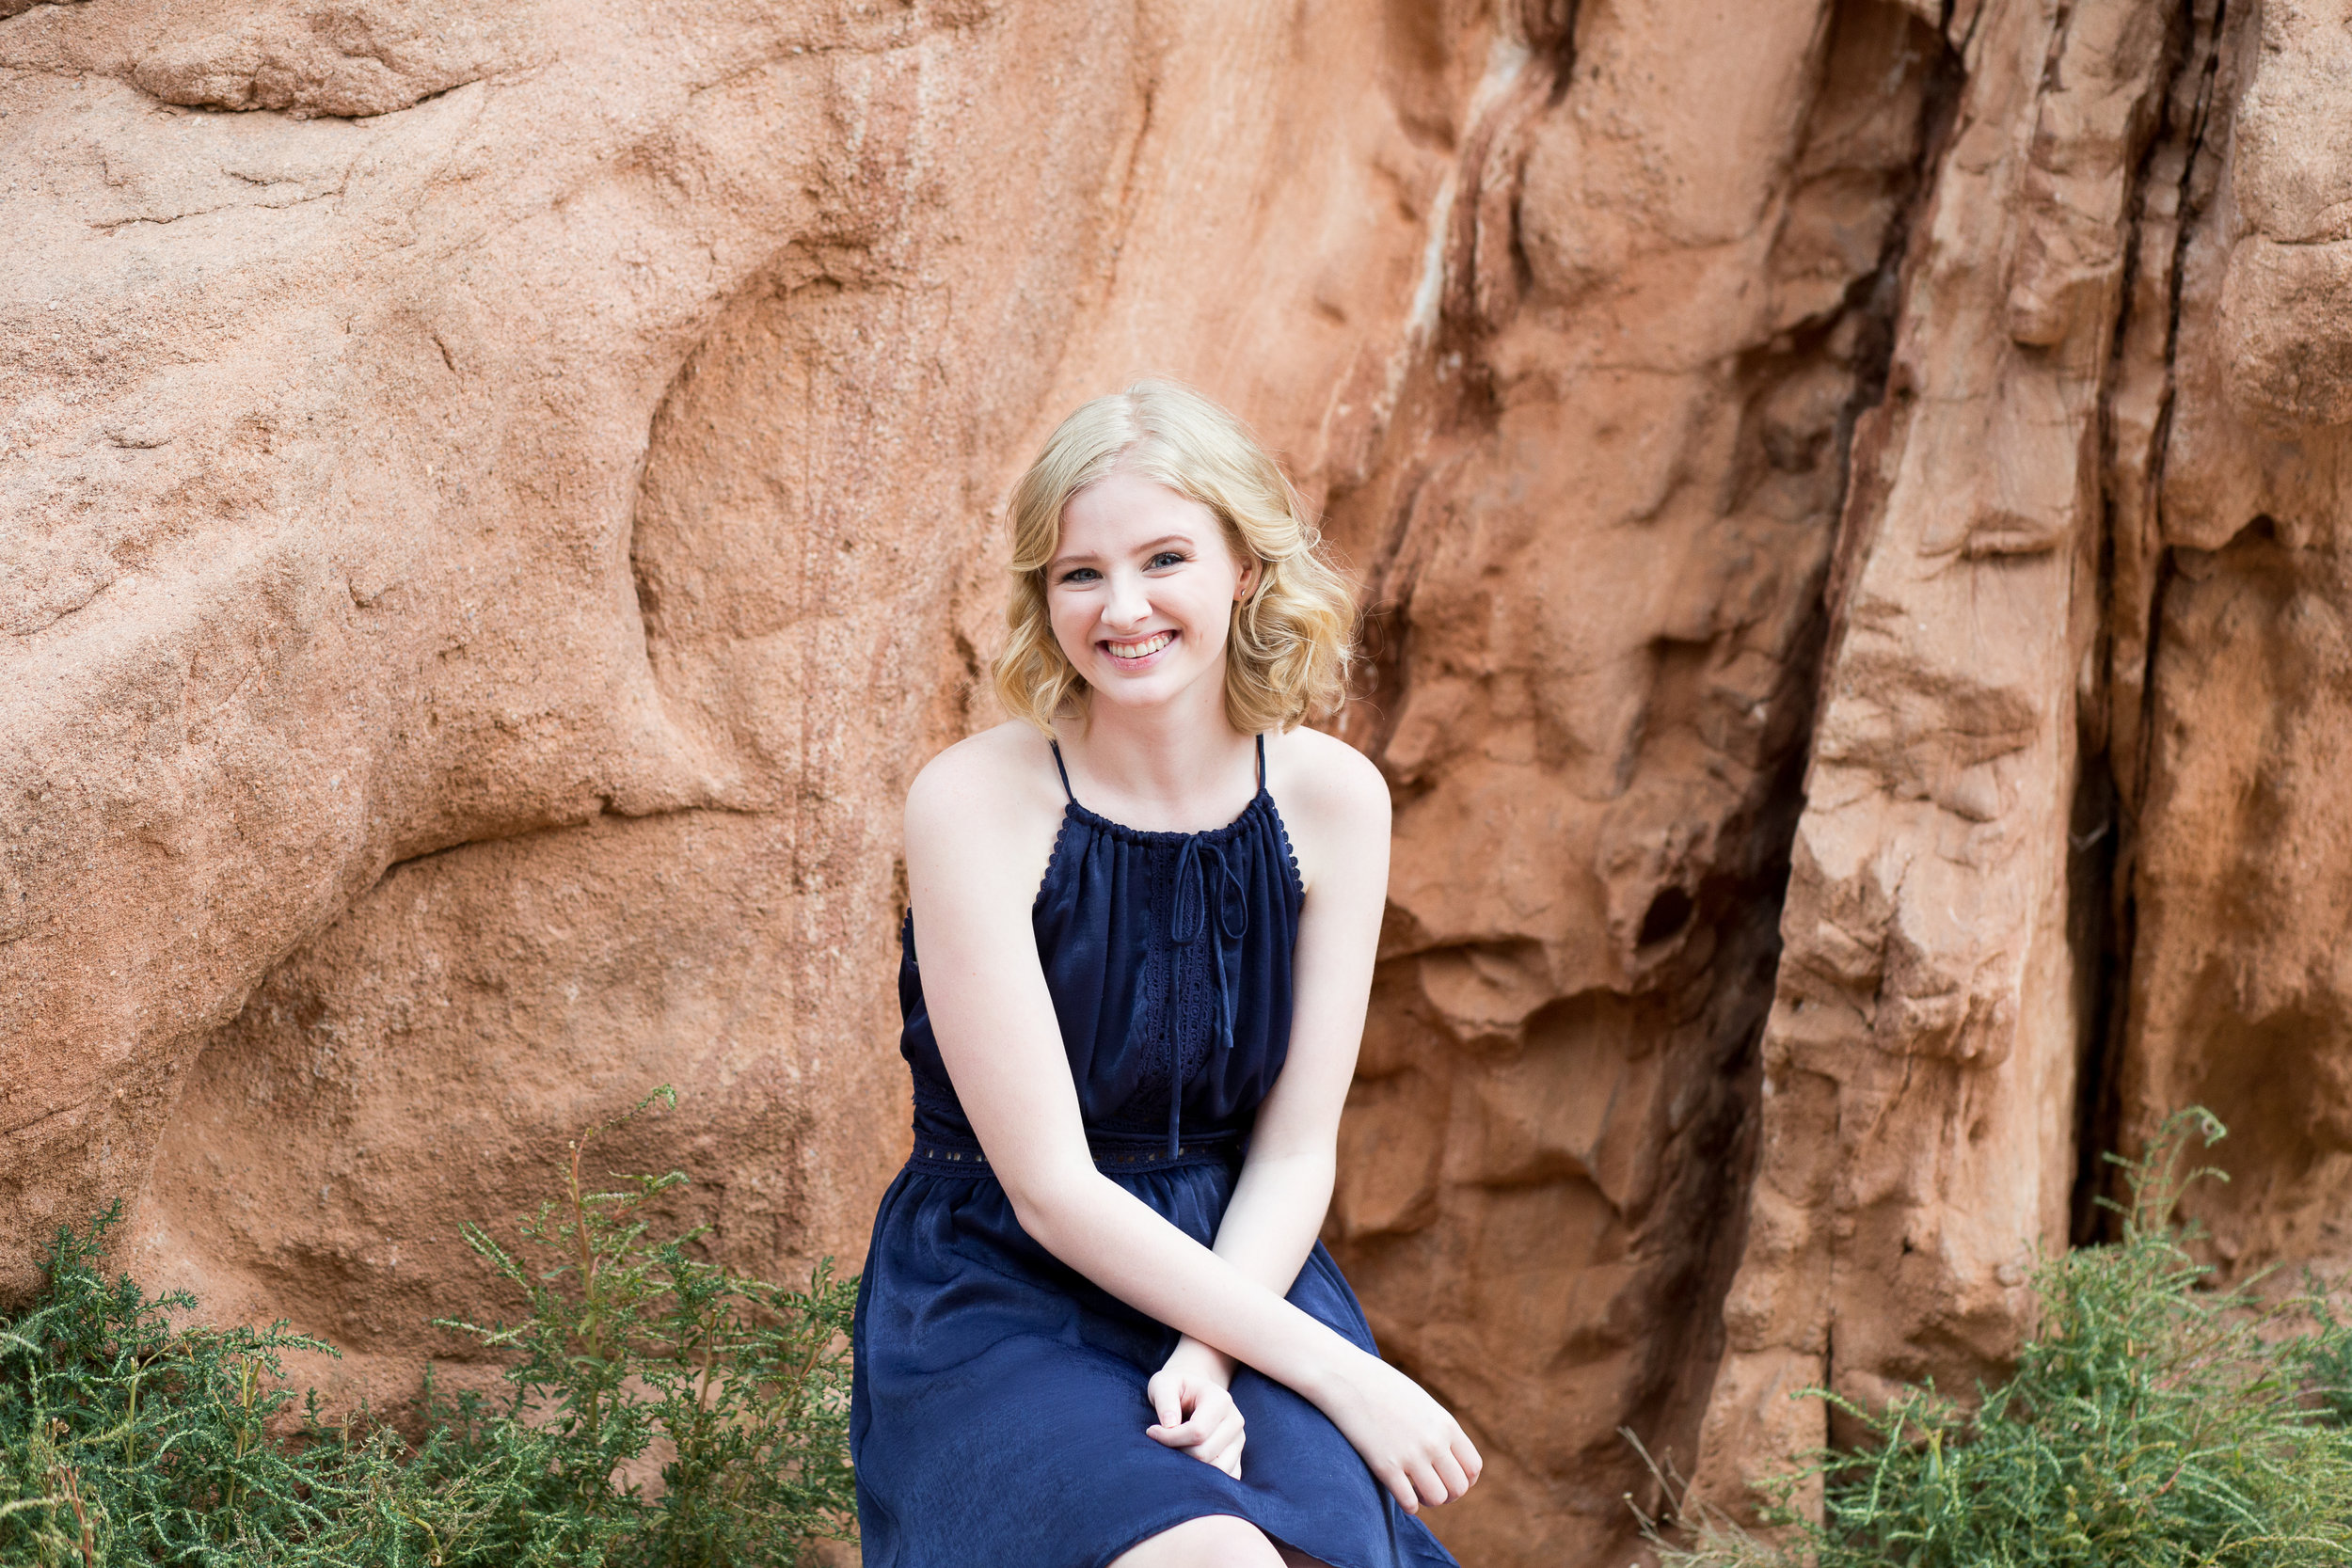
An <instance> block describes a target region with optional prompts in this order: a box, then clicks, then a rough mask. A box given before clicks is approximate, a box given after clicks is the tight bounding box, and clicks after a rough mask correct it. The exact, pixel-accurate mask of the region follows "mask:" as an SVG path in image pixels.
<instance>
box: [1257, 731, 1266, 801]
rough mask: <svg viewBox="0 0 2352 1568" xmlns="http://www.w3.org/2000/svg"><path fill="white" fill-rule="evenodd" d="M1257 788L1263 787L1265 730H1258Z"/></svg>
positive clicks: (1262, 788) (1261, 789)
mask: <svg viewBox="0 0 2352 1568" xmlns="http://www.w3.org/2000/svg"><path fill="white" fill-rule="evenodd" d="M1258 788H1259V789H1260V791H1262V792H1263V790H1264V788H1265V731H1263V730H1260V731H1259V732H1258Z"/></svg>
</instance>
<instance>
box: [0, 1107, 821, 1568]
mask: <svg viewBox="0 0 2352 1568" xmlns="http://www.w3.org/2000/svg"><path fill="white" fill-rule="evenodd" d="M662 1098H669V1096H668V1091H666V1090H664V1091H662ZM646 1103H648V1104H650V1103H651V1101H647V1102H646ZM672 1103H675V1100H674V1099H673V1100H672ZM638 1109H639V1110H643V1109H644V1106H643V1105H641V1106H640V1107H638ZM631 1114H632V1115H634V1114H635V1113H631ZM596 1131H601V1129H599V1130H595V1131H592V1132H589V1133H584V1134H582V1135H581V1136H580V1138H579V1139H577V1140H575V1141H574V1144H573V1146H572V1148H571V1159H570V1162H569V1164H568V1168H567V1170H566V1174H565V1179H564V1188H563V1191H562V1192H561V1194H560V1195H559V1196H557V1197H556V1198H555V1199H553V1200H551V1201H550V1202H548V1204H546V1205H543V1206H542V1207H541V1209H540V1210H539V1212H538V1213H537V1214H536V1215H534V1216H532V1218H530V1219H527V1220H525V1221H524V1222H522V1224H521V1227H520V1236H519V1240H518V1241H517V1243H516V1245H515V1247H514V1248H513V1249H512V1250H509V1249H508V1248H506V1247H504V1246H501V1244H500V1243H497V1242H496V1241H494V1240H492V1239H491V1237H490V1236H489V1235H488V1234H487V1233H486V1232H485V1231H484V1230H482V1229H481V1228H480V1227H470V1226H469V1227H467V1231H466V1236H467V1241H468V1242H469V1244H470V1245H471V1246H472V1247H473V1248H474V1250H475V1251H476V1252H478V1253H480V1254H481V1255H482V1256H483V1257H484V1258H485V1259H488V1260H489V1262H490V1263H491V1264H492V1266H493V1267H495V1268H496V1269H497V1270H498V1271H499V1272H500V1273H501V1275H503V1276H504V1277H505V1278H506V1279H507V1280H509V1281H510V1282H511V1283H513V1284H514V1285H515V1286H516V1288H517V1289H518V1290H519V1291H521V1292H522V1293H523V1296H524V1298H525V1300H526V1301H527V1303H528V1306H529V1311H528V1314H527V1315H526V1316H525V1317H524V1318H523V1319H522V1320H521V1321H520V1322H519V1323H515V1324H513V1325H505V1324H497V1323H494V1324H491V1325H489V1326H486V1327H483V1326H476V1325H473V1324H470V1323H445V1324H444V1326H447V1327H450V1328H453V1329H456V1330H458V1331H461V1332H464V1333H467V1334H469V1335H471V1336H472V1337H473V1338H476V1339H477V1340H479V1341H480V1342H481V1343H483V1344H484V1345H485V1346H488V1347H490V1348H491V1349H492V1350H493V1351H496V1352H500V1353H503V1354H505V1355H506V1356H507V1357H508V1358H509V1360H508V1365H507V1366H506V1368H505V1378H506V1382H507V1385H508V1389H507V1392H506V1393H505V1395H504V1396H502V1397H501V1398H499V1399H495V1400H491V1399H485V1398H484V1397H483V1396H482V1395H480V1394H478V1393H466V1394H462V1395H460V1396H458V1397H457V1398H456V1399H455V1400H454V1401H444V1400H443V1399H442V1398H441V1396H440V1394H439V1393H438V1391H437V1388H436V1386H435V1380H434V1378H433V1374H432V1370H431V1369H430V1368H429V1367H428V1368H427V1369H426V1370H425V1374H424V1380H423V1387H424V1392H423V1402H422V1410H423V1414H424V1418H425V1422H424V1424H425V1429H426V1431H427V1433H428V1435H427V1436H426V1437H425V1438H424V1439H423V1440H422V1441H421V1442H420V1443H417V1444H415V1445H413V1446H412V1445H409V1444H406V1443H404V1442H403V1441H402V1440H401V1439H400V1438H399V1436H398V1435H397V1434H395V1433H393V1432H392V1431H391V1430H390V1429H389V1427H387V1426H384V1425H382V1424H379V1423H375V1422H373V1421H370V1420H368V1419H366V1418H364V1417H362V1418H360V1419H358V1420H346V1421H344V1422H342V1423H340V1424H337V1425H334V1426H329V1425H327V1424H326V1423H324V1422H323V1421H322V1420H321V1419H320V1417H319V1413H318V1409H317V1404H316V1399H315V1395H313V1396H311V1397H310V1399H309V1400H308V1401H306V1402H305V1403H304V1405H303V1408H302V1411H301V1413H300V1414H299V1415H298V1416H297V1415H296V1413H295V1412H294V1410H292V1409H290V1408H289V1407H290V1405H291V1403H292V1402H293V1396H292V1395H291V1394H290V1393H288V1392H287V1391H285V1390H284V1389H283V1388H282V1387H280V1386H279V1380H280V1375H281V1368H280V1364H279V1361H278V1356H279V1354H280V1353H282V1352H285V1351H289V1350H308V1351H329V1352H330V1354H331V1348H330V1347H328V1346H326V1345H325V1344H322V1343H321V1342H319V1341H317V1340H314V1339H310V1338H303V1337H300V1336H297V1335H294V1334H291V1333H289V1332H288V1331H287V1325H286V1324H284V1323H278V1324H275V1325H273V1326H272V1327H270V1328H269V1329H266V1330H254V1329H243V1328H239V1329H225V1330H224V1329H209V1328H186V1329H179V1328H174V1327H173V1326H172V1323H171V1316H172V1314H175V1313H182V1314H184V1313H186V1312H189V1311H191V1310H193V1309H194V1307H195V1306H196V1302H195V1300H194V1299H193V1298H192V1297H190V1296H188V1295H186V1294H184V1293H177V1294H173V1295H168V1296H162V1297H156V1298H153V1299H149V1298H147V1297H146V1296H144V1295H143V1293H142V1292H141V1291H139V1289H138V1288H137V1287H136V1286H135V1285H134V1284H133V1283H132V1282H131V1280H130V1279H129V1278H128V1277H127V1276H118V1277H117V1278H116V1279H115V1280H114V1281H113V1282H111V1283H109V1282H108V1281H107V1280H106V1278H105V1277H104V1275H103V1273H102V1272H101V1253H102V1251H103V1243H104V1238H105V1235H106V1232H107V1230H108V1229H109V1228H110V1227H112V1226H113V1225H114V1224H115V1222H116V1218H117V1214H118V1212H119V1205H118V1206H117V1208H116V1209H114V1210H109V1211H108V1212H107V1213H106V1214H104V1215H103V1216H101V1217H100V1219H98V1220H97V1221H96V1222H94V1223H93V1224H92V1225H91V1226H90V1227H88V1229H87V1232H86V1233H84V1234H81V1235H76V1234H74V1233H73V1232H72V1230H70V1229H60V1230H59V1232H58V1235H57V1239H56V1244H55V1246H54V1247H53V1249H52V1252H51V1257H50V1267H49V1278H48V1284H47V1288H46V1290H45V1291H44V1293H43V1295H42V1297H41V1299H40V1301H39V1302H38V1303H36V1304H35V1305H34V1306H33V1307H32V1308H31V1309H30V1310H28V1311H26V1312H24V1314H22V1315H20V1316H18V1317H16V1318H13V1319H10V1320H8V1321H6V1322H4V1323H0V1563H5V1564H9V1565H14V1564H20V1563H22V1564H36V1563H37V1564H41V1565H43V1568H49V1565H53V1564H54V1565H56V1568H68V1565H72V1568H97V1565H100V1564H108V1563H112V1564H130V1563H145V1562H168V1563H185V1564H199V1565H205V1568H230V1565H235V1568H262V1565H278V1564H286V1565H294V1564H330V1563H331V1564H337V1565H342V1564H350V1565H355V1568H361V1565H364V1568H378V1565H381V1568H412V1565H413V1568H531V1565H546V1568H555V1565H558V1564H561V1565H564V1568H574V1565H580V1568H599V1565H603V1568H690V1565H691V1568H753V1565H776V1568H786V1565H790V1564H795V1563H798V1562H801V1561H802V1560H803V1558H804V1556H805V1553H806V1548H807V1547H808V1546H809V1544H811V1543H813V1542H814V1541H816V1540H818V1539H824V1538H832V1539H847V1538H848V1537H849V1535H850V1530H851V1527H852V1524H853V1522H854V1503H853V1497H852V1489H851V1481H850V1467H849V1455H848V1422H849V1366H848V1354H847V1335H848V1331H849V1326H850V1309H851V1306H852V1303H853V1301H854V1297H855V1291H854V1285H853V1283H852V1282H850V1281H846V1280H837V1279H834V1277H833V1276H832V1274H831V1271H830V1268H829V1267H828V1266H827V1265H822V1264H820V1265H819V1266H818V1269H817V1270H816V1271H815V1273H814V1275H812V1277H811V1279H810V1282H809V1285H808V1288H807V1289H806V1290H797V1291H796V1290H789V1289H787V1288H784V1287H781V1286H776V1285H771V1284H767V1283H765V1282H762V1281H759V1280H755V1279H751V1278H747V1277H745V1276H743V1275H739V1274H736V1273H733V1272H732V1271H730V1270H727V1269H724V1268H721V1267H718V1266H716V1265H713V1264H709V1263H706V1262H702V1261H700V1260H698V1259H695V1258H694V1257H692V1256H691V1250H690V1249H691V1246H692V1244H693V1243H694V1242H695V1241H696V1240H697V1239H698V1238H699V1237H700V1236H701V1235H702V1234H703V1233H702V1232H701V1231H688V1232H686V1233H684V1234H681V1235H676V1236H672V1237H669V1238H667V1239H657V1238H656V1237H654V1236H653V1235H652V1234H651V1225H650V1222H649V1220H648V1218H647V1217H646V1214H645V1209H646V1205H647V1204H648V1203H649V1202H650V1201H651V1200H653V1199H654V1198H655V1197H656V1196H658V1195H660V1194H661V1193H663V1192H666V1191H668V1190H669V1189H671V1188H673V1187H675V1186H676V1185H678V1184H679V1183H681V1182H682V1181H683V1180H685V1179H684V1178H683V1177H682V1176H680V1175H678V1174H677V1173H675V1172H673V1173H671V1174H670V1175H667V1176H661V1177H640V1178H630V1179H628V1180H627V1181H626V1184H625V1185H624V1186H623V1188H622V1190H620V1191H616V1192H592V1191H589V1190H588V1189H587V1187H586V1185H585V1184H584V1183H583V1181H582V1179H581V1169H580V1167H581V1161H582V1157H583V1155H584V1152H585V1149H586V1147H587V1145H588V1143H589V1141H590V1140H591V1138H593V1137H594V1136H595V1135H596ZM657 1445H660V1448H659V1449H657ZM657 1452H658V1453H660V1455H661V1456H662V1459H663V1463H662V1464H661V1468H660V1475H661V1482H662V1484H661V1486H660V1488H659V1489H658V1492H656V1493H654V1494H652V1495H648V1492H647V1491H646V1490H645V1489H644V1488H640V1487H638V1486H636V1485H634V1484H632V1483H630V1482H628V1481H627V1480H626V1479H625V1477H626V1476H627V1475H628V1473H629V1472H630V1471H631V1470H632V1469H634V1468H635V1467H637V1466H638V1465H640V1464H641V1462H643V1461H644V1460H645V1459H646V1456H647V1455H648V1454H652V1453H657Z"/></svg>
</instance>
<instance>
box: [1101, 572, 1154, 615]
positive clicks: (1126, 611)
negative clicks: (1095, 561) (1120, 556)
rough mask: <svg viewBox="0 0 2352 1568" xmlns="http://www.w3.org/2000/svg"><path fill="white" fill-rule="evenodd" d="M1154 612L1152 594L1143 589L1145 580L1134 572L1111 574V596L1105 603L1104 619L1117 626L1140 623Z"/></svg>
mask: <svg viewBox="0 0 2352 1568" xmlns="http://www.w3.org/2000/svg"><path fill="white" fill-rule="evenodd" d="M1151 613H1152V596H1151V595H1150V594H1146V593H1145V592H1144V591H1143V580H1142V578H1138V577H1136V575H1135V574H1133V573H1132V572H1114V573H1112V574H1111V580H1110V596H1109V598H1108V599H1107V600H1105V601H1104V605H1103V619H1104V620H1105V621H1107V622H1109V623H1110V624H1111V625H1112V626H1137V625H1140V624H1141V623H1142V622H1143V621H1145V620H1146V619H1148V618H1149V617H1150V615H1151Z"/></svg>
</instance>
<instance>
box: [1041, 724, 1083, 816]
mask: <svg viewBox="0 0 2352 1568" xmlns="http://www.w3.org/2000/svg"><path fill="white" fill-rule="evenodd" d="M1045 744H1047V745H1048V746H1051V747H1052V748H1053V749H1054V771H1055V772H1057V773H1059V774H1060V775H1061V792H1062V793H1063V794H1064V795H1067V796H1069V797H1070V803H1071V804H1072V805H1073V806H1074V805H1076V804H1077V803H1078V792H1077V791H1076V790H1074V789H1073V788H1071V787H1070V769H1069V768H1064V767H1063V766H1062V765H1061V742H1060V741H1058V740H1048V741H1047V742H1046V743H1045Z"/></svg>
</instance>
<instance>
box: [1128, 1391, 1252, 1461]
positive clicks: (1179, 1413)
mask: <svg viewBox="0 0 2352 1568" xmlns="http://www.w3.org/2000/svg"><path fill="white" fill-rule="evenodd" d="M1147 1391H1148V1392H1149V1394H1150V1395H1151V1398H1152V1406H1153V1408H1154V1409H1155V1410H1156V1411H1157V1412H1158V1413H1159V1417H1160V1419H1159V1421H1158V1423H1157V1424H1155V1425H1152V1426H1149V1427H1146V1428H1145V1429H1144V1434H1145V1435H1146V1436H1148V1437H1150V1438H1151V1439H1152V1441H1153V1442H1155V1443H1159V1444H1162V1445H1164V1446H1165V1447H1168V1448H1171V1449H1185V1450H1187V1451H1189V1452H1190V1453H1191V1454H1192V1456H1193V1457H1194V1458H1195V1459H1198V1460H1200V1461H1201V1462H1202V1463H1204V1464H1209V1465H1216V1467H1217V1468H1218V1469H1220V1470H1223V1471H1224V1472H1225V1473H1226V1474H1227V1475H1230V1476H1232V1477H1233V1478H1234V1479H1235V1480H1236V1481H1238V1480H1239V1479H1241V1449H1242V1444H1243V1442H1244V1441H1245V1440H1246V1437H1247V1427H1246V1425H1245V1423H1244V1422H1243V1420H1242V1414H1241V1407H1240V1406H1239V1405H1236V1404H1235V1403H1234V1402H1233V1396H1232V1394H1231V1393H1229V1392H1228V1391H1226V1390H1225V1389H1223V1388H1221V1387H1219V1386H1216V1384H1214V1383H1195V1382H1192V1381H1190V1380H1188V1379H1183V1378H1178V1377H1175V1376H1167V1377H1155V1378H1153V1379H1152V1382H1151V1384H1150V1385H1149V1386H1148V1389H1147ZM1171 1405H1172V1406H1173V1408H1172V1409H1171V1408H1170V1406H1171Z"/></svg>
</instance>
